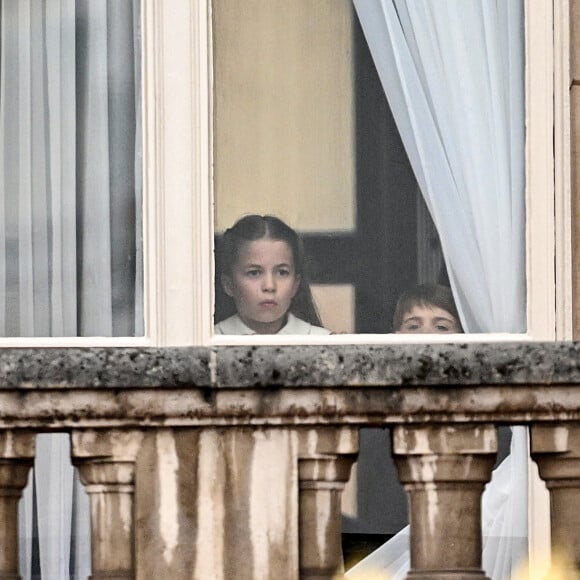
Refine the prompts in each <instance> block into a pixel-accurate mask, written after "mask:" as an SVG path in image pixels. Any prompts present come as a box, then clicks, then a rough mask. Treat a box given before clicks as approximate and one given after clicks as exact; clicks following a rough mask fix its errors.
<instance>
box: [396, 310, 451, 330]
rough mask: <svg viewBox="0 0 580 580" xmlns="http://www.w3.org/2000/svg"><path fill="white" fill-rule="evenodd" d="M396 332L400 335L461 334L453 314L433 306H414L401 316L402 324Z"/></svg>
mask: <svg viewBox="0 0 580 580" xmlns="http://www.w3.org/2000/svg"><path fill="white" fill-rule="evenodd" d="M397 332H399V333H402V334H413V333H417V334H418V333H424V334H428V333H429V334H442V333H450V334H451V333H457V332H461V330H460V327H459V323H458V321H457V319H456V318H455V316H453V314H450V313H449V312H447V310H443V308H439V307H438V306H434V305H427V304H416V305H415V306H413V308H411V310H410V311H409V312H406V313H405V315H404V316H403V323H402V324H401V328H399V330H397Z"/></svg>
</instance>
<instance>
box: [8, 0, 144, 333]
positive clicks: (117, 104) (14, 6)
mask: <svg viewBox="0 0 580 580" xmlns="http://www.w3.org/2000/svg"><path fill="white" fill-rule="evenodd" d="M0 7H1V12H0V19H1V20H0V27H1V28H0V54H1V61H0V163H1V164H2V170H1V171H0V185H1V191H2V198H1V206H0V207H1V208H2V211H1V213H0V335H1V336H134V335H142V334H143V306H142V287H143V282H142V233H141V223H142V216H141V205H142V204H141V196H142V192H141V188H142V183H141V182H142V180H141V143H140V136H141V127H140V92H141V91H140V82H141V80H140V40H139V39H140V31H139V23H140V14H139V12H140V11H139V4H138V2H137V1H136V0H135V1H134V0H121V1H116V2H106V1H105V0H97V1H95V0H90V1H89V0H79V1H77V2H75V1H74V0H52V1H51V2H46V3H45V2H34V1H30V0H23V1H21V0H4V1H3V2H1V3H0Z"/></svg>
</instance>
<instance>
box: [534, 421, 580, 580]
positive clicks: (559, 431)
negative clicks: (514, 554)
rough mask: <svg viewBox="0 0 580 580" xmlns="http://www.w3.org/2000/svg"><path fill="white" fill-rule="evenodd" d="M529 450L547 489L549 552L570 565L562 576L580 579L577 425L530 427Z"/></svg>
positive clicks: (579, 440) (579, 441)
mask: <svg viewBox="0 0 580 580" xmlns="http://www.w3.org/2000/svg"><path fill="white" fill-rule="evenodd" d="M531 453H532V458H533V459H534V461H535V462H536V463H537V464H538V470H539V472H540V477H541V478H542V479H543V480H544V481H545V482H546V486H547V488H548V490H549V491H550V520H551V532H552V551H553V553H554V554H557V555H560V556H561V558H562V559H563V563H562V562H560V564H561V565H564V566H566V567H568V568H569V570H568V573H565V577H566V578H579V577H580V575H579V573H580V507H579V506H580V424H579V423H560V424H549V425H548V424H545V425H534V426H532V429H531ZM559 574H560V575H559V576H558V577H564V576H561V574H562V571H560V572H559Z"/></svg>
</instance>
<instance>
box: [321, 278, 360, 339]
mask: <svg viewBox="0 0 580 580" xmlns="http://www.w3.org/2000/svg"><path fill="white" fill-rule="evenodd" d="M311 290H312V296H313V298H314V302H315V304H316V306H317V308H318V313H319V314H320V319H321V320H322V324H323V326H325V327H326V328H328V329H330V330H332V332H336V333H347V334H352V333H353V332H354V328H355V316H354V299H355V295H354V286H353V285H352V284H313V285H312V286H311Z"/></svg>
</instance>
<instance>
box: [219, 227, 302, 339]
mask: <svg viewBox="0 0 580 580" xmlns="http://www.w3.org/2000/svg"><path fill="white" fill-rule="evenodd" d="M222 285H223V287H224V290H225V292H226V294H227V295H228V296H231V297H232V298H233V299H234V302H235V304H236V309H237V311H238V315H239V316H240V318H241V319H242V321H243V322H244V323H245V324H246V325H247V326H249V327H250V328H251V329H252V330H253V331H255V332H256V333H257V334H275V333H276V332H278V331H279V330H280V329H281V328H282V327H283V326H284V324H285V323H286V313H287V312H288V310H289V309H290V304H291V302H292V299H293V298H294V296H295V295H296V292H297V291H298V288H299V287H300V276H298V275H297V274H296V272H295V269H294V256H293V255H292V250H291V248H290V246H289V245H288V244H287V243H286V242H284V241H281V240H270V239H267V238H265V239H262V240H255V241H253V242H247V243H246V244H244V245H243V246H242V248H241V249H240V253H239V256H238V260H237V262H236V263H235V264H234V267H233V268H232V273H231V275H229V276H228V275H223V276H222Z"/></svg>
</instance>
